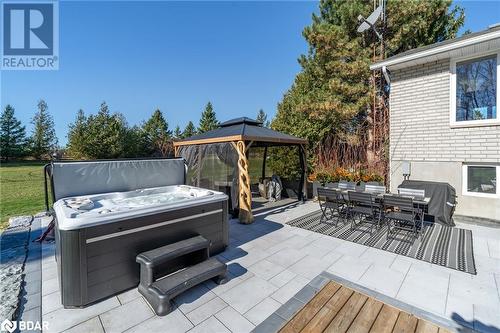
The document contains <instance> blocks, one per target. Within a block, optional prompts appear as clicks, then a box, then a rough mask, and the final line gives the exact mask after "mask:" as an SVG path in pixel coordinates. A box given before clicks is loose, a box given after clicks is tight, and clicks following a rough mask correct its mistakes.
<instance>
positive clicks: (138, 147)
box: [122, 126, 154, 158]
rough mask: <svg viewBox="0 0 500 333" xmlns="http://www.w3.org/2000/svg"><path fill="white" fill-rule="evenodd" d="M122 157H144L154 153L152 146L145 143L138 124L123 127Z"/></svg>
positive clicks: (142, 132)
mask: <svg viewBox="0 0 500 333" xmlns="http://www.w3.org/2000/svg"><path fill="white" fill-rule="evenodd" d="M124 142H125V144H124V147H123V153H122V157H129V158H131V157H146V156H152V155H154V151H152V148H151V147H150V146H148V145H147V143H146V139H145V136H144V131H143V129H142V128H141V127H139V126H132V127H131V128H128V127H127V128H126V129H125V137H124Z"/></svg>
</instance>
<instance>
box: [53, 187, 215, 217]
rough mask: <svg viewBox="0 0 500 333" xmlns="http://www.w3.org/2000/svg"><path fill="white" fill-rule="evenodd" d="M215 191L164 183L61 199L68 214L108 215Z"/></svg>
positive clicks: (79, 215) (80, 215) (201, 195)
mask: <svg viewBox="0 0 500 333" xmlns="http://www.w3.org/2000/svg"><path fill="white" fill-rule="evenodd" d="M212 195H214V192H213V191H210V190H206V189H201V188H196V187H191V186H186V185H176V186H164V187H157V188H148V189H138V190H134V191H128V192H115V193H107V194H102V195H91V196H80V197H71V198H65V199H63V200H62V202H63V206H64V210H65V212H66V214H65V215H66V216H67V217H69V218H76V217H91V216H98V215H103V214H105V215H108V214H111V213H115V212H125V211H131V210H135V209H141V208H146V207H152V206H158V205H168V204H175V203H179V202H182V201H187V200H193V199H196V198H202V197H209V196H212Z"/></svg>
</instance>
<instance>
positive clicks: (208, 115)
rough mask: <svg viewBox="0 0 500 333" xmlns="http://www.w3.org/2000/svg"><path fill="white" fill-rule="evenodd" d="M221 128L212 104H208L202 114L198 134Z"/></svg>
mask: <svg viewBox="0 0 500 333" xmlns="http://www.w3.org/2000/svg"><path fill="white" fill-rule="evenodd" d="M217 127H219V121H218V120H217V117H216V115H215V111H214V108H213V106H212V103H210V102H208V103H207V106H205V111H203V112H202V114H201V118H200V126H199V127H198V133H205V132H208V131H211V130H213V129H216V128H217Z"/></svg>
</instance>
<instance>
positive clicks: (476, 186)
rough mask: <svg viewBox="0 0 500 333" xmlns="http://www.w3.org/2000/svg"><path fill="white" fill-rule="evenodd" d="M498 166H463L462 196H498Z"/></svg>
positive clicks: (499, 168)
mask: <svg viewBox="0 0 500 333" xmlns="http://www.w3.org/2000/svg"><path fill="white" fill-rule="evenodd" d="M499 174H500V166H494V165H464V175H463V176H464V177H463V178H464V194H471V195H483V196H498V195H500V190H499V188H498V186H497V185H498V184H497V179H498V175H499Z"/></svg>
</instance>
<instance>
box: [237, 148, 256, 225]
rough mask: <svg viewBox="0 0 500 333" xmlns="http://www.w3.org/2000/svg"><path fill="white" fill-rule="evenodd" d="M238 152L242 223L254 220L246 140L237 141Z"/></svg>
mask: <svg viewBox="0 0 500 333" xmlns="http://www.w3.org/2000/svg"><path fill="white" fill-rule="evenodd" d="M236 151H237V152H238V177H239V179H238V180H239V181H238V183H239V220H240V223H243V224H250V223H252V222H253V215H252V192H251V191H250V175H249V173H248V159H247V154H246V153H247V150H246V145H245V141H238V142H237V143H236Z"/></svg>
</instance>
